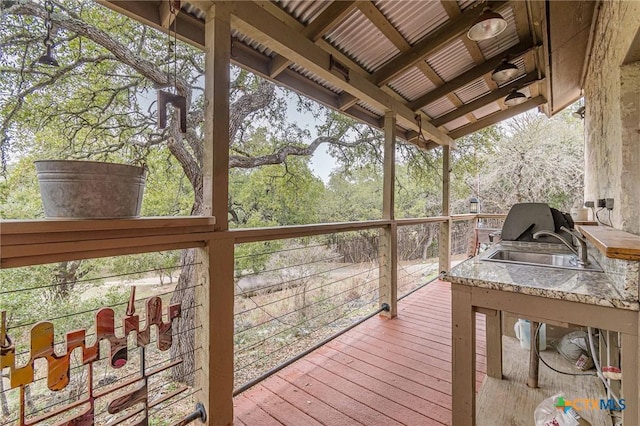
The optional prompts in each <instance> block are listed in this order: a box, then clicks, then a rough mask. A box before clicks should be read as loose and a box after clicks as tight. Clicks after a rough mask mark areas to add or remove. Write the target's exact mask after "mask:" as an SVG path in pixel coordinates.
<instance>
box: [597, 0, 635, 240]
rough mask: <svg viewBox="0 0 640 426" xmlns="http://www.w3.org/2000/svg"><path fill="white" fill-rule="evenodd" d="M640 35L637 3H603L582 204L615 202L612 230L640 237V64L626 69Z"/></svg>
mask: <svg viewBox="0 0 640 426" xmlns="http://www.w3.org/2000/svg"><path fill="white" fill-rule="evenodd" d="M638 31H640V1H604V2H602V8H601V10H600V16H599V19H598V24H597V27H596V34H595V37H594V44H593V51H592V57H591V61H590V65H589V69H588V72H587V78H586V81H585V107H586V116H585V137H586V146H585V200H594V201H595V200H597V199H598V198H613V199H614V200H615V205H614V209H613V212H612V215H611V219H612V223H613V226H614V227H615V228H618V229H622V230H624V231H627V232H631V233H633V234H639V235H640V62H635V63H631V64H624V59H625V57H626V55H627V52H629V50H630V48H631V46H632V43H633V42H634V37H636V34H637V33H638ZM607 218H608V215H607Z"/></svg>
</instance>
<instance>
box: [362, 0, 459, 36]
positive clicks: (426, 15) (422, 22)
mask: <svg viewBox="0 0 640 426" xmlns="http://www.w3.org/2000/svg"><path fill="white" fill-rule="evenodd" d="M374 4H375V5H376V7H377V8H378V9H380V11H381V12H382V13H383V14H384V16H386V17H387V19H388V20H389V22H391V24H392V25H393V26H394V27H395V28H396V29H397V30H398V31H399V32H400V34H402V36H403V37H404V39H405V40H407V42H409V44H414V43H415V42H416V41H418V40H419V39H421V38H422V37H424V36H425V35H426V34H428V33H430V32H432V31H434V30H435V29H437V28H438V27H440V26H441V25H443V24H444V23H446V22H447V21H448V20H449V15H447V12H446V11H445V9H444V7H442V4H441V3H440V2H439V1H420V2H417V1H398V0H378V1H374Z"/></svg>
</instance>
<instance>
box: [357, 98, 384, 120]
mask: <svg viewBox="0 0 640 426" xmlns="http://www.w3.org/2000/svg"><path fill="white" fill-rule="evenodd" d="M358 105H359V106H361V107H362V108H364V109H366V110H367V111H369V112H372V113H374V114H375V115H379V116H381V117H383V116H384V112H383V111H380V110H379V109H377V108H375V107H373V106H371V105H369V104H368V103H366V102H362V101H360V102H358Z"/></svg>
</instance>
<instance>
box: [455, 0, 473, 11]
mask: <svg viewBox="0 0 640 426" xmlns="http://www.w3.org/2000/svg"><path fill="white" fill-rule="evenodd" d="M475 2H476V1H475V0H458V7H459V8H460V10H462V11H464V10H467V9H468V8H470V7H471V6H473V5H474V3H475Z"/></svg>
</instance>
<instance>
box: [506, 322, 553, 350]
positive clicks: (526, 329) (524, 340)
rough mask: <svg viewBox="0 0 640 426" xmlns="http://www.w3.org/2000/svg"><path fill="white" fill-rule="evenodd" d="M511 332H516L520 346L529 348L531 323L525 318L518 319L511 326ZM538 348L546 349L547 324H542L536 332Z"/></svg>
mask: <svg viewBox="0 0 640 426" xmlns="http://www.w3.org/2000/svg"><path fill="white" fill-rule="evenodd" d="M513 332H514V333H516V337H517V338H518V340H520V347H521V348H522V349H527V350H529V348H531V323H530V322H529V321H528V320H526V319H519V320H518V321H517V322H516V323H515V324H514V326H513ZM538 338H539V339H540V341H539V342H538V345H539V346H538V347H539V350H541V351H544V350H545V349H547V326H546V324H544V323H543V324H542V325H541V326H540V331H539V332H538Z"/></svg>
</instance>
